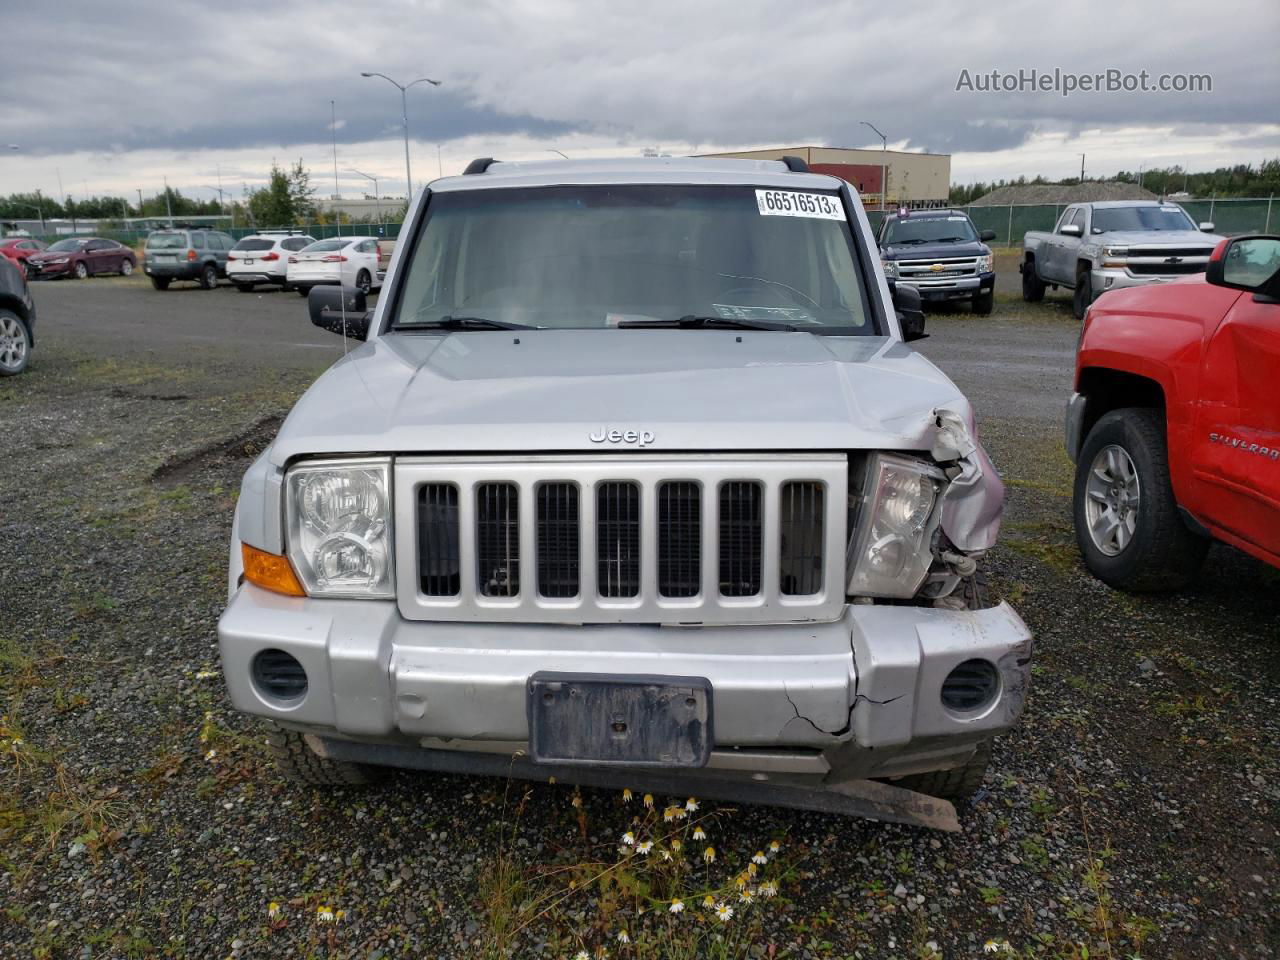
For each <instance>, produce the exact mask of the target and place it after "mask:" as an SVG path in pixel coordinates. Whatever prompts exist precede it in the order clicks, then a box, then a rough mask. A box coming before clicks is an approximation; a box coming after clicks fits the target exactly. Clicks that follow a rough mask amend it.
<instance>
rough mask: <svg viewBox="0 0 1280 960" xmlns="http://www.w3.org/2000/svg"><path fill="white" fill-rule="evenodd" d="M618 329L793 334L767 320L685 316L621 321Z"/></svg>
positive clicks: (786, 326)
mask: <svg viewBox="0 0 1280 960" xmlns="http://www.w3.org/2000/svg"><path fill="white" fill-rule="evenodd" d="M618 326H619V327H654V328H662V329H674V330H706V329H708V328H711V329H716V330H781V331H784V332H790V333H795V332H796V329H797V328H796V327H793V326H792V325H791V324H789V323H773V322H772V321H769V320H740V319H735V318H732V317H702V316H698V315H696V314H692V313H690V314H686V315H685V316H683V317H680V318H679V319H677V320H623V321H621V322H620V323H619V324H618Z"/></svg>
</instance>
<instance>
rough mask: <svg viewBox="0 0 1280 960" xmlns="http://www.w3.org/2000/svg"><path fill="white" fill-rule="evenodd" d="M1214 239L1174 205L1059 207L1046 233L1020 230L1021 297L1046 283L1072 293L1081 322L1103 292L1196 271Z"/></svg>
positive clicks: (1037, 295) (1036, 293)
mask: <svg viewBox="0 0 1280 960" xmlns="http://www.w3.org/2000/svg"><path fill="white" fill-rule="evenodd" d="M1221 239H1222V237H1219V236H1217V235H1216V234H1214V233H1213V224H1212V223H1201V224H1198V225H1197V224H1196V223H1195V222H1194V221H1193V220H1192V219H1191V217H1190V216H1188V215H1187V212H1186V211H1185V210H1183V209H1182V207H1180V206H1178V205H1177V204H1176V203H1163V202H1161V201H1158V200H1108V201H1102V202H1098V203H1076V204H1072V205H1071V206H1069V207H1067V209H1065V210H1064V211H1062V216H1061V217H1059V218H1058V222H1057V224H1056V225H1055V226H1054V228H1053V231H1052V232H1051V233H1046V232H1045V231H1043V230H1031V231H1028V232H1027V234H1026V236H1025V237H1024V238H1023V241H1022V247H1023V251H1022V263H1020V264H1019V265H1018V270H1019V272H1020V273H1021V274H1022V299H1024V300H1026V301H1027V302H1028V303H1035V302H1037V301H1039V300H1041V299H1043V298H1044V292H1045V289H1046V288H1049V287H1052V288H1053V289H1055V290H1056V289H1057V288H1058V287H1066V288H1067V289H1068V290H1073V291H1074V292H1075V295H1074V296H1073V297H1072V306H1073V308H1074V310H1075V315H1076V317H1077V318H1080V319H1083V317H1084V313H1085V311H1086V310H1088V309H1089V304H1091V303H1093V301H1094V299H1095V298H1096V297H1097V296H1098V295H1099V294H1101V293H1105V292H1106V291H1107V290H1117V289H1119V288H1121V287H1136V286H1142V285H1144V284H1148V283H1163V282H1165V281H1168V280H1174V279H1176V278H1178V277H1181V276H1186V275H1187V274H1192V273H1204V270H1205V266H1206V265H1207V264H1208V263H1209V255H1210V254H1211V253H1213V248H1214V247H1216V246H1217V245H1218V241H1219V240H1221Z"/></svg>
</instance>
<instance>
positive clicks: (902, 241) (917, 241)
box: [889, 237, 932, 247]
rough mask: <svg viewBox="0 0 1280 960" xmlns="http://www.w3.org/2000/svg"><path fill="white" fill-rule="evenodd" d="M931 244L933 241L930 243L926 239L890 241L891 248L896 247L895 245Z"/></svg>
mask: <svg viewBox="0 0 1280 960" xmlns="http://www.w3.org/2000/svg"><path fill="white" fill-rule="evenodd" d="M931 242H932V241H930V240H926V239H924V237H907V238H906V239H905V240H890V241H889V246H891V247H892V246H894V245H895V244H908V243H931Z"/></svg>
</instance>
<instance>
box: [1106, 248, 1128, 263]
mask: <svg viewBox="0 0 1280 960" xmlns="http://www.w3.org/2000/svg"><path fill="white" fill-rule="evenodd" d="M1128 259H1129V248H1128V247H1103V248H1102V265H1103V266H1104V267H1123V266H1124V265H1125V262H1126V261H1127V260H1128Z"/></svg>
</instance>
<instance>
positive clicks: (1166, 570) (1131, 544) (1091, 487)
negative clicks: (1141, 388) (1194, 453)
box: [1073, 407, 1209, 591]
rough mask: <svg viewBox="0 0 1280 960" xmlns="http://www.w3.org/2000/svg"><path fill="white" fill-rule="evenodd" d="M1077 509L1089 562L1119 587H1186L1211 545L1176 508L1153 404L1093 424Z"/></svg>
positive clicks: (1079, 472) (1080, 466) (1078, 481)
mask: <svg viewBox="0 0 1280 960" xmlns="http://www.w3.org/2000/svg"><path fill="white" fill-rule="evenodd" d="M1073 513H1074V518H1075V528H1076V542H1077V543H1078V544H1079V545H1080V552H1081V553H1082V554H1083V555H1084V562H1085V566H1087V567H1088V568H1089V571H1090V572H1091V573H1092V574H1093V575H1094V576H1095V577H1097V578H1098V579H1099V580H1101V581H1103V582H1104V583H1106V584H1109V585H1110V586H1113V587H1115V588H1116V589H1118V590H1133V591H1148V590H1176V589H1178V588H1180V587H1185V586H1186V585H1187V584H1188V583H1190V582H1191V581H1192V580H1193V579H1194V578H1195V575H1196V573H1197V572H1198V571H1199V569H1200V565H1201V564H1202V563H1203V562H1204V556H1205V553H1206V551H1207V550H1208V549H1209V541H1208V540H1205V539H1204V538H1203V537H1199V536H1197V535H1196V534H1194V533H1192V532H1191V530H1190V529H1188V527H1187V525H1186V524H1185V523H1183V521H1182V517H1181V516H1180V515H1179V513H1178V504H1177V501H1176V500H1175V499H1174V496H1173V488H1172V486H1171V485H1170V483H1169V454H1168V450H1167V448H1166V444H1165V425H1164V418H1163V417H1162V416H1161V414H1160V413H1159V412H1158V411H1156V410H1154V409H1151V408H1147V407H1127V408H1124V409H1121V410H1112V411H1111V412H1110V413H1108V414H1106V415H1105V416H1103V417H1102V418H1101V419H1100V420H1099V421H1098V422H1097V423H1096V424H1094V427H1093V429H1092V430H1090V431H1089V435H1088V437H1086V438H1085V441H1084V445H1083V446H1082V448H1081V450H1080V457H1079V460H1078V461H1077V462H1076V478H1075V489H1074V491H1073Z"/></svg>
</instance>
